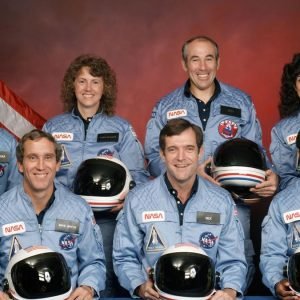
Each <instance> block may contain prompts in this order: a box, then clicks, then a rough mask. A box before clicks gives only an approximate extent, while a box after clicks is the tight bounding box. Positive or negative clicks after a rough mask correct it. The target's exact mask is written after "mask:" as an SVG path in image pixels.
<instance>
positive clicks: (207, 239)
mask: <svg viewBox="0 0 300 300" xmlns="http://www.w3.org/2000/svg"><path fill="white" fill-rule="evenodd" d="M217 239H218V237H217V236H214V235H213V233H212V232H208V231H206V232H203V233H202V234H201V235H200V238H199V243H200V246H201V247H202V248H204V249H210V248H212V247H213V246H214V245H215V244H216V241H217Z"/></svg>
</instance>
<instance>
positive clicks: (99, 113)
mask: <svg viewBox="0 0 300 300" xmlns="http://www.w3.org/2000/svg"><path fill="white" fill-rule="evenodd" d="M116 97H117V83H116V75H115V72H114V71H113V70H112V69H111V67H110V66H109V65H108V63H107V62H106V61H105V60H104V59H103V58H101V57H97V56H93V55H81V56H79V57H77V58H76V59H75V60H74V61H73V62H72V63H71V64H70V66H69V67H68V69H67V71H66V73H65V76H64V79H63V82H62V87H61V99H62V101H63V104H64V110H65V113H64V114H61V115H58V116H55V117H54V118H52V119H50V120H48V121H47V122H46V124H45V125H44V128H43V130H45V131H46V132H49V133H52V135H53V136H54V137H55V139H56V140H57V142H58V143H60V144H62V146H63V157H62V160H61V168H60V170H59V171H58V173H57V179H58V180H59V181H60V182H62V183H63V184H64V185H66V186H68V187H69V188H70V189H71V190H74V189H73V182H74V178H75V176H76V172H77V169H78V167H79V165H80V164H81V162H82V161H85V160H87V159H89V158H95V157H97V156H101V155H105V156H114V157H116V158H117V159H119V160H120V161H122V162H123V163H124V164H125V165H126V166H127V168H128V170H129V171H130V173H131V176H132V178H133V180H134V181H135V183H136V184H139V183H142V182H145V181H148V179H149V176H148V173H147V171H146V170H145V162H144V153H143V149H142V146H141V144H140V142H139V141H138V140H137V137H136V134H135V132H134V130H133V129H132V126H131V125H130V124H129V123H128V122H127V121H126V120H124V119H122V118H120V117H117V116H115V107H116V99H117V98H116ZM121 208H122V204H120V205H118V206H116V207H114V208H112V209H110V210H105V211H95V212H94V214H95V219H96V222H97V223H98V224H99V226H100V229H101V232H102V236H103V245H104V251H105V256H106V268H107V280H106V289H105V290H104V291H102V292H101V298H102V297H104V298H112V297H117V296H124V290H122V289H121V288H120V286H119V285H118V281H117V278H116V277H115V274H114V272H113V266H112V243H113V235H114V229H115V225H116V216H117V213H118V211H119V210H120V209H121Z"/></svg>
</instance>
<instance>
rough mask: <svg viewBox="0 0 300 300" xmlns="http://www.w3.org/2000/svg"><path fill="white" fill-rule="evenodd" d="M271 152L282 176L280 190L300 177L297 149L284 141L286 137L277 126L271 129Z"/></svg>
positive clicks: (278, 172) (277, 170) (276, 167)
mask: <svg viewBox="0 0 300 300" xmlns="http://www.w3.org/2000/svg"><path fill="white" fill-rule="evenodd" d="M270 154H271V157H272V161H273V164H274V166H275V169H276V172H277V174H278V175H279V177H280V186H279V188H280V190H283V189H284V188H286V187H287V186H288V185H289V184H291V183H292V182H293V181H295V180H298V179H299V174H298V173H297V171H296V155H297V151H294V150H293V148H292V147H291V146H289V145H288V144H287V143H286V142H285V141H284V138H283V137H282V135H281V134H280V131H279V129H278V128H277V127H276V126H275V127H273V128H272V131H271V144H270Z"/></svg>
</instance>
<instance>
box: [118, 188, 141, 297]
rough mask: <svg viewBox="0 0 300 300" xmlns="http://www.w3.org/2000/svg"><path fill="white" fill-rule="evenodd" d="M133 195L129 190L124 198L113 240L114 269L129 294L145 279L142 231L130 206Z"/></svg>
mask: <svg viewBox="0 0 300 300" xmlns="http://www.w3.org/2000/svg"><path fill="white" fill-rule="evenodd" d="M133 197H134V196H133V192H132V191H131V192H130V193H129V194H128V196H127V198H126V201H125V207H124V211H121V212H120V214H119V216H118V223H117V226H116V230H115V234H114V242H113V265H114V271H115V273H116V275H117V277H118V279H119V282H120V284H121V286H123V287H124V288H125V289H127V290H128V291H129V292H130V293H131V295H133V293H134V290H135V289H136V288H137V287H138V286H139V285H141V284H143V283H144V282H145V281H146V280H147V275H146V272H145V270H144V269H143V265H142V255H143V254H142V252H143V250H142V247H143V232H142V231H141V230H140V229H139V227H138V225H137V223H136V221H135V218H134V214H133V212H134V210H133V209H132V208H131V207H130V202H131V200H132V199H133Z"/></svg>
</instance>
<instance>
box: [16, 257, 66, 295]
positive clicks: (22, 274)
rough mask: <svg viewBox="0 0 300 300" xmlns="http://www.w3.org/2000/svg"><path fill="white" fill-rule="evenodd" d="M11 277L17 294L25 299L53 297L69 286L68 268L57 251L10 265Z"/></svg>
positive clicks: (62, 292) (63, 292)
mask: <svg viewBox="0 0 300 300" xmlns="http://www.w3.org/2000/svg"><path fill="white" fill-rule="evenodd" d="M11 278H12V282H13V285H14V287H15V290H16V292H17V294H18V295H20V296H21V297H22V298H26V299H38V298H48V297H54V296H58V295H62V294H65V293H67V292H68V291H69V290H70V288H71V279H70V273H69V268H68V266H67V264H66V261H65V259H64V257H63V256H62V255H61V254H59V253H45V254H43V255H35V256H32V257H30V258H26V259H24V260H21V261H20V262H18V263H17V264H15V265H14V266H13V267H12V270H11Z"/></svg>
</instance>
